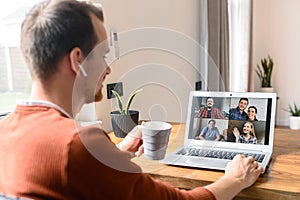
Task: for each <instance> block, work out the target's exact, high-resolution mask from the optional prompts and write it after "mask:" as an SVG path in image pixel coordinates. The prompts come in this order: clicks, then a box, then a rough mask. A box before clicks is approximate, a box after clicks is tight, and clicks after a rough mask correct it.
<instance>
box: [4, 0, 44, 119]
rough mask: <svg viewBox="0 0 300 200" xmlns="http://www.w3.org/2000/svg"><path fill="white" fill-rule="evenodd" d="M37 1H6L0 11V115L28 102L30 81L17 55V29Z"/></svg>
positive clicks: (18, 35)
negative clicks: (25, 100)
mask: <svg viewBox="0 0 300 200" xmlns="http://www.w3.org/2000/svg"><path fill="white" fill-rule="evenodd" d="M38 1H40V0H26V2H22V1H18V0H10V1H7V2H6V3H5V4H4V5H2V6H1V7H0V34H1V35H0V114H1V113H5V112H9V111H10V110H11V109H12V108H13V107H14V106H15V104H16V100H17V99H27V98H28V97H29V93H30V90H31V78H30V74H29V71H28V69H27V66H26V64H25V61H24V59H23V56H22V54H21V51H20V48H19V46H20V27H21V24H22V21H23V20H24V17H25V14H26V12H27V11H28V10H29V9H30V8H31V7H32V6H33V5H34V4H35V3H37V2H38Z"/></svg>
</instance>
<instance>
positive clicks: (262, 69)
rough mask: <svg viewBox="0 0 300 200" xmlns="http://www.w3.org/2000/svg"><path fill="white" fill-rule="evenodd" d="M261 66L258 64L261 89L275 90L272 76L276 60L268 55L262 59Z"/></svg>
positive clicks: (257, 71)
mask: <svg viewBox="0 0 300 200" xmlns="http://www.w3.org/2000/svg"><path fill="white" fill-rule="evenodd" d="M260 62H261V66H260V65H257V69H256V74H257V76H258V78H259V80H260V83H261V84H260V86H261V91H266V92H273V88H272V84H271V78H272V72H273V66H274V62H273V59H272V58H271V57H270V56H268V57H267V58H262V59H261V60H260Z"/></svg>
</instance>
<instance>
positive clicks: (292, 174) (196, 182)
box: [109, 123, 300, 200]
mask: <svg viewBox="0 0 300 200" xmlns="http://www.w3.org/2000/svg"><path fill="white" fill-rule="evenodd" d="M172 124H173V128H172V133H171V137H170V141H169V147H168V149H167V153H170V152H172V151H173V150H175V149H176V148H178V147H180V146H181V145H182V144H183V137H184V131H185V125H184V124H179V123H172ZM109 135H110V137H111V139H112V140H113V141H114V142H115V143H118V142H119V141H121V139H119V138H116V137H114V135H113V133H110V134H109ZM133 162H135V163H137V164H138V165H139V166H141V168H142V169H143V171H144V172H145V173H148V174H150V175H151V176H152V177H154V178H157V179H160V180H163V181H167V182H169V183H171V184H172V185H174V186H175V187H178V188H183V189H192V188H195V187H197V186H204V185H207V184H210V183H212V182H214V181H216V180H217V179H218V178H220V177H221V176H222V175H223V174H224V172H223V171H216V170H205V169H195V168H187V167H177V166H169V165H165V164H161V163H160V162H159V161H153V160H148V159H146V158H145V157H144V156H141V157H138V158H134V159H133ZM235 199H268V200H269V199H274V200H279V199H299V200H300V131H294V130H290V129H288V128H285V127H277V128H275V138H274V153H273V156H272V160H271V162H270V165H269V168H268V169H267V170H266V172H265V174H263V175H261V176H260V177H259V179H258V180H257V182H256V183H255V184H254V185H253V186H251V187H250V188H247V189H245V190H243V191H242V192H241V193H240V194H239V195H238V196H237V197H236V198H235Z"/></svg>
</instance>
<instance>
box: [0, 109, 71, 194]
mask: <svg viewBox="0 0 300 200" xmlns="http://www.w3.org/2000/svg"><path fill="white" fill-rule="evenodd" d="M75 128H76V126H75V124H74V122H73V121H72V120H71V119H68V118H66V117H63V116H61V115H60V113H59V112H57V111H56V110H54V109H51V108H47V107H40V106H37V107H35V106H30V107H28V106H27V107H26V106H24V107H23V106H18V107H17V109H16V111H14V112H13V113H11V114H10V115H8V116H7V117H6V118H4V119H3V120H1V122H0V141H1V146H0V158H1V159H0V163H1V164H0V177H1V179H0V191H4V192H7V193H12V194H14V195H16V194H22V193H23V192H24V193H27V192H33V193H34V192H37V193H38V192H39V191H41V190H43V191H44V192H45V193H49V194H48V195H49V196H52V195H53V197H55V198H62V197H59V196H56V195H57V194H55V195H54V194H53V193H52V192H51V190H57V191H60V192H61V194H63V193H64V192H63V188H64V186H65V184H66V183H65V181H66V180H63V179H62V177H64V176H65V174H64V168H65V167H66V166H67V163H64V162H65V161H66V160H62V158H67V157H68V155H67V154H68V152H66V150H67V149H66V148H65V147H67V146H68V144H69V143H70V142H71V141H72V138H73V137H74V136H73V135H72V134H74V133H75ZM45 172H47V173H45ZM54 177H55V178H54ZM28 189H29V190H28ZM30 190H31V191H30ZM47 190H48V191H47ZM51 193H52V194H51Z"/></svg>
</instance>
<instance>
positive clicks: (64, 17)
mask: <svg viewBox="0 0 300 200" xmlns="http://www.w3.org/2000/svg"><path fill="white" fill-rule="evenodd" d="M106 40H107V35H106V31H105V28H104V26H103V13H102V9H101V8H99V7H96V6H94V5H93V4H91V3H87V2H83V1H76V0H52V1H51V0H50V1H44V2H42V3H39V4H37V5H36V6H35V7H34V8H33V9H32V10H31V11H30V12H29V13H28V14H27V16H26V18H25V20H24V22H23V24H22V28H21V50H22V53H23V55H24V57H25V61H26V63H27V65H28V67H29V69H30V72H31V75H32V77H33V80H38V81H39V82H41V83H42V84H44V85H50V84H48V82H49V81H50V82H51V83H53V82H54V80H55V79H54V80H52V78H53V77H55V75H57V74H59V73H60V72H61V71H63V72H64V73H61V74H60V77H63V76H65V80H66V82H65V83H67V81H68V83H70V85H72V84H74V82H75V79H76V80H77V79H78V77H80V74H82V73H83V71H85V72H87V77H88V78H86V77H84V78H86V79H81V82H82V85H81V86H82V87H80V88H79V89H78V88H77V90H80V92H81V94H80V95H79V92H77V96H76V97H78V98H81V97H84V98H85V99H84V100H82V102H84V103H90V102H92V101H94V100H95V96H96V101H98V100H100V99H101V98H102V93H101V88H102V85H101V84H102V82H103V80H104V78H105V75H106V74H108V73H109V72H110V71H109V70H110V69H109V68H108V66H107V65H106V63H105V61H104V56H105V54H106V53H107V51H108V46H107V45H102V47H101V48H98V50H97V51H94V49H95V48H96V47H97V46H98V45H99V44H100V43H102V42H103V41H106ZM99 49H102V50H103V49H104V50H103V51H102V52H101V54H97V55H96V56H93V55H91V54H92V53H91V52H96V53H99V51H100V50H99ZM96 53H95V54H96ZM102 54H103V55H102ZM88 64H89V65H92V66H93V67H90V66H89V65H88ZM100 65H101V66H100ZM96 67H98V68H100V67H101V68H103V70H102V73H100V71H99V72H98V73H95V72H94V70H95V69H96ZM81 68H85V69H83V70H82V69H81ZM96 76H97V77H96ZM91 79H92V81H90V80H91ZM95 82H96V83H95ZM92 84H94V85H93V86H92ZM83 86H84V87H85V88H84V87H83ZM91 86H92V89H90V88H91ZM74 87H75V86H74ZM87 88H88V89H87ZM74 90H76V88H75V89H74ZM70 91H71V92H72V88H71V86H70V87H69V88H68V92H70ZM71 92H70V93H71Z"/></svg>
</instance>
